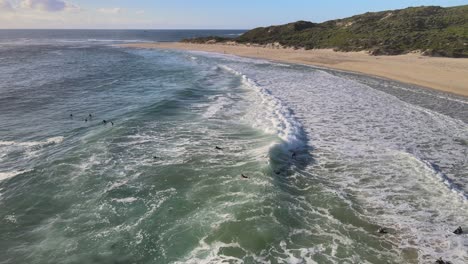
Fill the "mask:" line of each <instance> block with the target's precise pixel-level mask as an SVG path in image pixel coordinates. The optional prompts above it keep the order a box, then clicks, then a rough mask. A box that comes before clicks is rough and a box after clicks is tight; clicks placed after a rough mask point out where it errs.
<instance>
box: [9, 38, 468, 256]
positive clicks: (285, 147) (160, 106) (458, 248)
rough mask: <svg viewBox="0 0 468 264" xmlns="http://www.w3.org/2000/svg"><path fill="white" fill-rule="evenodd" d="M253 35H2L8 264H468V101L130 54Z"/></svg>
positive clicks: (254, 63) (182, 55)
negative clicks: (194, 40) (158, 44)
mask: <svg viewBox="0 0 468 264" xmlns="http://www.w3.org/2000/svg"><path fill="white" fill-rule="evenodd" d="M240 33H242V31H143V30H140V31H137V30H135V31H105V30H98V31H82V30H76V31H63V30H55V31H46V30H40V31H28V30H22V31H17V30H0V80H1V82H0V263H2V264H3V263H432V262H433V261H435V259H437V258H439V257H443V258H444V259H446V260H450V261H452V262H453V263H467V262H468V253H467V252H468V235H467V234H464V235H459V236H457V235H454V234H453V233H452V231H453V230H454V229H455V228H456V227H458V226H462V227H464V229H466V230H468V158H467V155H468V99H467V98H466V97H460V96H454V95H449V94H445V93H440V92H435V91H431V90H426V89H421V88H418V87H412V86H409V85H404V84H401V83H397V82H393V81H386V80H381V79H377V78H371V77H366V76H360V75H356V74H349V73H344V72H338V71H330V70H325V69H319V68H313V67H306V66H298V65H288V64H279V63H273V62H269V61H263V60H254V59H245V58H238V57H234V56H227V55H216V54H209V53H202V52H183V51H169V50H146V49H128V48H121V47H119V46H117V45H116V44H121V43H129V42H145V41H177V40H179V39H181V38H185V37H193V36H201V35H203V36H207V35H224V36H236V35H238V34H240ZM103 120H106V123H104V122H103ZM216 147H218V148H216ZM241 175H244V176H245V177H242V176H241ZM381 226H384V227H387V228H388V230H389V233H388V234H384V235H382V234H378V233H377V232H376V230H377V229H378V228H379V227H381Z"/></svg>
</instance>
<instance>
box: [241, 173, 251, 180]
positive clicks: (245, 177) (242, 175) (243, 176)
mask: <svg viewBox="0 0 468 264" xmlns="http://www.w3.org/2000/svg"><path fill="white" fill-rule="evenodd" d="M241 177H242V178H244V179H248V178H249V177H247V176H245V175H244V173H242V174H241Z"/></svg>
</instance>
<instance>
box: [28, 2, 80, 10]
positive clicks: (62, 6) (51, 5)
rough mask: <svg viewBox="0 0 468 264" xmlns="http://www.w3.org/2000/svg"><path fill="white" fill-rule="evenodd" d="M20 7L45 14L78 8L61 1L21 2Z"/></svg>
mask: <svg viewBox="0 0 468 264" xmlns="http://www.w3.org/2000/svg"><path fill="white" fill-rule="evenodd" d="M20 7H21V8H24V9H32V10H40V11H46V12H60V11H66V10H77V9H79V7H78V6H76V5H74V4H71V3H68V2H65V1H62V0H22V1H21V2H20Z"/></svg>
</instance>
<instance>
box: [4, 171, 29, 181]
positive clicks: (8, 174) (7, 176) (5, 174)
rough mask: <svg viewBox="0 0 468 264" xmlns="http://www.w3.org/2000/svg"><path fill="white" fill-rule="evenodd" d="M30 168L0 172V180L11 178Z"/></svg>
mask: <svg viewBox="0 0 468 264" xmlns="http://www.w3.org/2000/svg"><path fill="white" fill-rule="evenodd" d="M29 171H31V170H15V171H9V172H0V181H3V180H6V179H9V178H13V177H15V176H17V175H20V174H23V173H26V172H29Z"/></svg>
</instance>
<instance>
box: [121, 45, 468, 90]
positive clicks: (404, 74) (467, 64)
mask: <svg viewBox="0 0 468 264" xmlns="http://www.w3.org/2000/svg"><path fill="white" fill-rule="evenodd" d="M124 46H125V47H133V48H160V49H178V50H194V51H206V52H215V53H226V54H232V55H237V56H243V57H250V58H261V59H268V60H274V61H279V62H286V63H297V64H307V65H315V66H321V67H327V68H332V69H338V70H345V71H351V72H358V73H363V74H368V75H373V76H378V77H383V78H388V79H393V80H397V81H401V82H405V83H410V84H415V85H418V86H423V87H427V88H432V89H436V90H440V91H445V92H449V93H453V94H458V95H463V96H468V59H467V58H441V57H427V56H422V55H421V54H418V53H412V54H406V55H398V56H370V55H369V54H367V53H366V52H336V51H333V50H331V49H315V50H302V49H290V48H279V47H274V46H272V47H259V46H249V45H243V44H192V43H179V42H167V43H132V44H126V45H124Z"/></svg>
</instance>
